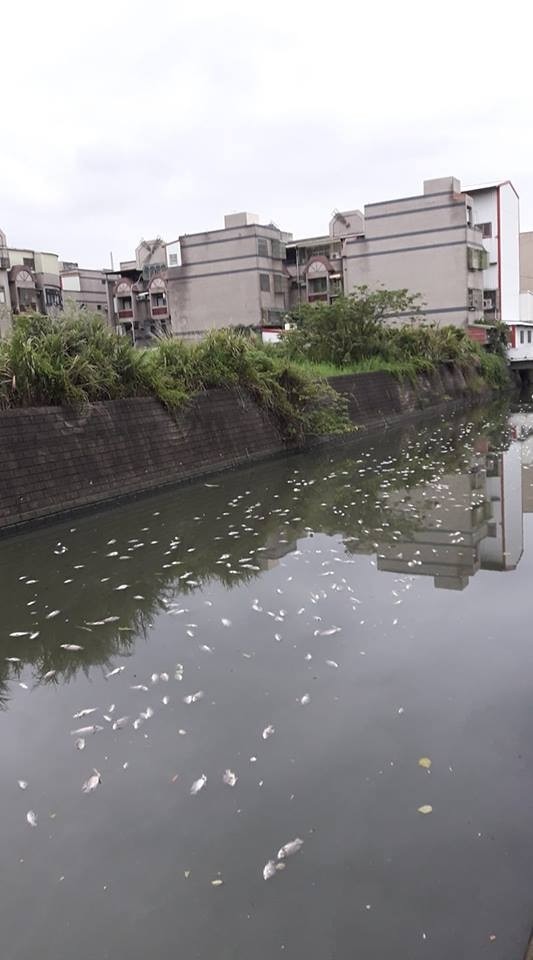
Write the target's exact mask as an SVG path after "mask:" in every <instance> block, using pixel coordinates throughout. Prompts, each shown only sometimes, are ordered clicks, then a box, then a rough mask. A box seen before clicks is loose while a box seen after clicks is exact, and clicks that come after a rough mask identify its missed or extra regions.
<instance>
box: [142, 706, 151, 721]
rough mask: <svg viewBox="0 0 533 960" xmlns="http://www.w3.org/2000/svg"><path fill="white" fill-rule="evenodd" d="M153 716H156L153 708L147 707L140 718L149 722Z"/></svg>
mask: <svg viewBox="0 0 533 960" xmlns="http://www.w3.org/2000/svg"><path fill="white" fill-rule="evenodd" d="M153 715H154V711H153V710H152V708H151V707H147V708H146V710H144V711H143V712H142V713H140V714H139V716H141V717H142V719H143V720H149V719H150V717H153Z"/></svg>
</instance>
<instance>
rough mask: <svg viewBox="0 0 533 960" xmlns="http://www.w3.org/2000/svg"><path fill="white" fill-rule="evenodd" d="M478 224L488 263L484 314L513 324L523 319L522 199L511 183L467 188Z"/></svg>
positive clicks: (484, 271)
mask: <svg viewBox="0 0 533 960" xmlns="http://www.w3.org/2000/svg"><path fill="white" fill-rule="evenodd" d="M465 192H466V195H467V196H468V197H470V198H471V200H472V216H473V218H474V224H475V226H476V228H477V229H478V230H479V231H480V233H481V239H482V243H483V246H484V248H485V250H486V251H487V259H488V264H487V265H486V266H485V268H484V270H483V314H484V317H485V319H486V320H489V321H490V320H501V321H502V322H503V323H507V324H509V325H511V324H515V323H517V322H518V320H519V318H520V298H519V294H520V199H519V196H518V193H517V192H516V190H515V188H514V186H513V184H512V183H511V181H510V180H505V181H502V182H496V183H492V184H483V185H482V186H480V187H467V188H466V191H465Z"/></svg>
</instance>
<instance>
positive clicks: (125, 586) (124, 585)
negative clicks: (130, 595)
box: [115, 583, 129, 590]
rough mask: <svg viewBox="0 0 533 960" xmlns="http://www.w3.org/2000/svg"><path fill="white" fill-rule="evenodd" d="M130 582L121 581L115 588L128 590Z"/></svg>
mask: <svg viewBox="0 0 533 960" xmlns="http://www.w3.org/2000/svg"><path fill="white" fill-rule="evenodd" d="M128 587H129V583H121V584H120V586H119V587H115V590H127V589H128Z"/></svg>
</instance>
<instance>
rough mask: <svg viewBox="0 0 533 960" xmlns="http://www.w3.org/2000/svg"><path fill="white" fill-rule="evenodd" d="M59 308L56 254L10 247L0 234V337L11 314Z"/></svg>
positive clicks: (8, 322) (8, 326)
mask: <svg viewBox="0 0 533 960" xmlns="http://www.w3.org/2000/svg"><path fill="white" fill-rule="evenodd" d="M61 306H62V296H61V281H60V278H59V257H58V256H57V254H55V253H44V252H42V251H37V250H30V249H22V248H18V247H10V246H8V243H7V238H6V235H5V233H3V232H2V231H1V230H0V334H1V333H5V332H7V330H9V328H10V326H11V317H12V315H13V314H17V313H25V312H27V311H31V310H34V311H37V312H39V313H45V314H46V313H53V312H54V311H55V310H60V309H61Z"/></svg>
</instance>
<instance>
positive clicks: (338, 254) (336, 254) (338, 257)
mask: <svg viewBox="0 0 533 960" xmlns="http://www.w3.org/2000/svg"><path fill="white" fill-rule="evenodd" d="M340 258H341V255H340V253H332V254H331V257H330V260H340Z"/></svg>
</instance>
